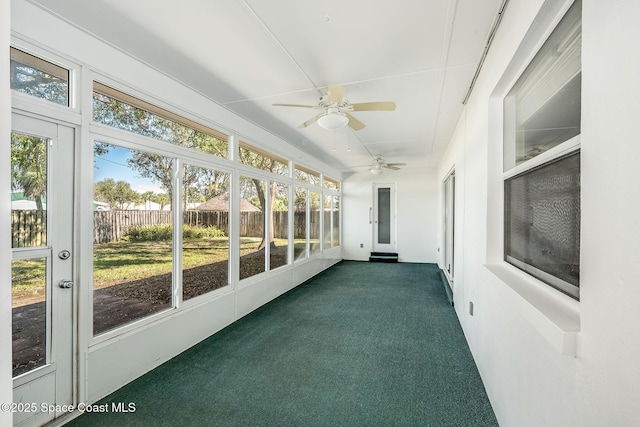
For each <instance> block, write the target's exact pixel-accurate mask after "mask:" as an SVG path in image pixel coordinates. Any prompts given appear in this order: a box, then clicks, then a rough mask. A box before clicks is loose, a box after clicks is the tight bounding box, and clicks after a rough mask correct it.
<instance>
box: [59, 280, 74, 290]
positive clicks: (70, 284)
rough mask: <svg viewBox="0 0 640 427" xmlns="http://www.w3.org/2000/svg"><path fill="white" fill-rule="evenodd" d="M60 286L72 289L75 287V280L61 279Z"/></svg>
mask: <svg viewBox="0 0 640 427" xmlns="http://www.w3.org/2000/svg"><path fill="white" fill-rule="evenodd" d="M58 287H60V288H62V289H70V288H72V287H73V282H72V281H71V280H61V281H60V282H58Z"/></svg>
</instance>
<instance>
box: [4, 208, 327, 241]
mask: <svg viewBox="0 0 640 427" xmlns="http://www.w3.org/2000/svg"><path fill="white" fill-rule="evenodd" d="M335 214H336V216H337V212H336V213H335ZM171 217H172V212H171V211H158V210H148V211H139V210H124V211H94V212H93V241H94V243H109V242H117V241H118V240H120V239H122V238H123V237H125V236H126V235H127V234H128V233H129V231H130V230H131V229H132V228H134V227H151V226H156V225H168V224H171ZM309 217H310V219H311V220H310V224H309V235H310V236H312V237H314V236H315V237H319V236H320V212H318V211H312V212H310V215H309ZM46 218H47V213H46V211H37V210H13V211H12V212H11V234H12V247H14V248H20V247H33V246H41V245H45V244H46V240H47V227H46ZM183 218H184V220H183V221H184V224H188V225H191V226H194V227H216V228H218V229H220V230H222V231H224V233H225V235H227V236H228V235H229V212H225V211H196V210H189V211H185V212H184V214H183ZM325 221H328V215H326V216H325ZM288 224H289V215H288V212H282V211H277V212H274V213H273V233H274V237H275V238H276V239H283V238H287V236H288V234H289V233H288ZM293 225H294V238H295V239H304V238H305V234H306V215H305V212H294V213H293ZM263 229H264V218H263V215H262V212H240V236H241V237H259V236H262V234H263Z"/></svg>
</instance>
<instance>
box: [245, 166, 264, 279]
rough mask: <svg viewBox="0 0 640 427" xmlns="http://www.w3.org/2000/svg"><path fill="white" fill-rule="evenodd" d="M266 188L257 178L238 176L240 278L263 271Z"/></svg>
mask: <svg viewBox="0 0 640 427" xmlns="http://www.w3.org/2000/svg"><path fill="white" fill-rule="evenodd" d="M266 188H267V185H266V183H265V182H264V181H261V180H259V179H257V178H249V177H244V176H243V177H240V280H242V279H246V278H247V277H251V276H254V275H256V274H259V273H262V272H264V271H265V250H264V248H265V244H266V239H265V237H266V235H265V228H264V206H265V192H266Z"/></svg>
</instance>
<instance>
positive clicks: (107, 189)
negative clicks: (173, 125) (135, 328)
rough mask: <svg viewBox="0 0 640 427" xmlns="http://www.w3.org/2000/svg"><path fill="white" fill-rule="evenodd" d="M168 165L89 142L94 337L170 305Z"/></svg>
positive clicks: (155, 157) (155, 158) (141, 154)
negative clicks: (92, 193)
mask: <svg viewBox="0 0 640 427" xmlns="http://www.w3.org/2000/svg"><path fill="white" fill-rule="evenodd" d="M173 163H174V161H173V159H170V158H167V157H164V156H161V155H158V154H152V153H147V152H144V151H138V150H133V149H128V148H123V147H119V146H116V145H111V144H105V143H99V142H97V143H95V145H94V212H93V218H94V221H93V232H94V242H93V243H94V246H93V333H94V334H95V335H97V334H100V333H102V332H105V331H108V330H111V329H114V328H116V327H118V326H121V325H124V324H127V323H130V322H132V321H134V320H136V319H140V318H142V317H145V316H148V315H150V314H152V313H156V312H159V311H162V310H165V309H168V308H170V307H172V282H173V280H172V278H173V274H172V269H173V245H172V236H173V227H172V219H173V207H172V206H171V200H172V190H173V188H172V181H171V176H172V171H173Z"/></svg>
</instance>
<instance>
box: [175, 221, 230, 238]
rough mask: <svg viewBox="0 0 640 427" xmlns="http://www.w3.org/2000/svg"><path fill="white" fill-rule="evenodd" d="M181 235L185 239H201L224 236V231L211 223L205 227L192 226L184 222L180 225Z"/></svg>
mask: <svg viewBox="0 0 640 427" xmlns="http://www.w3.org/2000/svg"><path fill="white" fill-rule="evenodd" d="M182 237H184V238H185V239H202V238H215V237H226V236H225V235H224V231H222V230H220V229H219V228H217V227H213V226H211V225H210V226H207V227H193V226H191V225H186V224H185V225H183V226H182Z"/></svg>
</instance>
